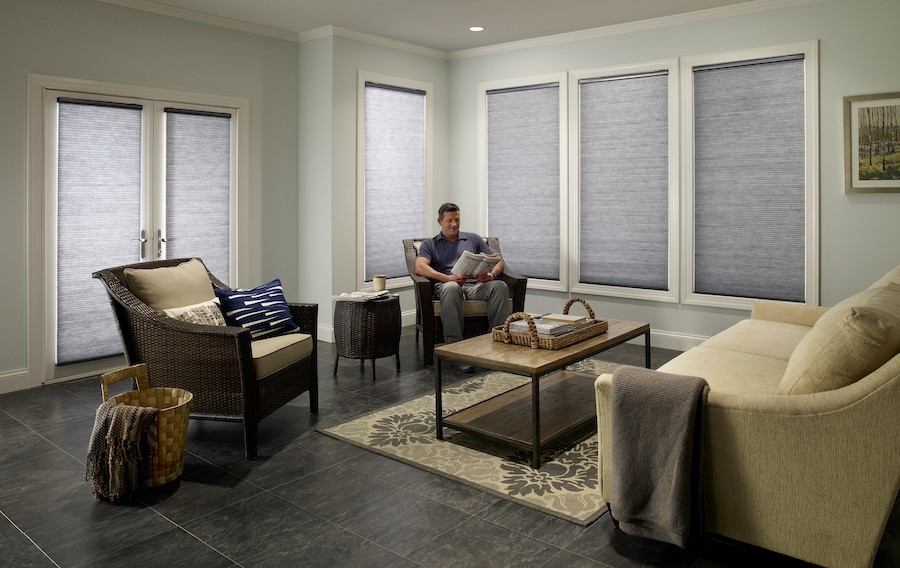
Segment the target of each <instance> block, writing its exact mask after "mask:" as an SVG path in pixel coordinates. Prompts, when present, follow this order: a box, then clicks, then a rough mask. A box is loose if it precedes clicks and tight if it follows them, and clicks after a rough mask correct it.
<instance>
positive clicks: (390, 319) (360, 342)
mask: <svg viewBox="0 0 900 568" xmlns="http://www.w3.org/2000/svg"><path fill="white" fill-rule="evenodd" d="M400 327H401V322H400V296H393V295H392V296H388V297H386V298H379V299H376V300H369V301H366V302H353V301H346V300H344V301H341V300H338V301H335V303H334V344H335V347H336V348H337V349H336V350H337V355H335V357H334V374H335V375H336V374H337V368H338V361H339V360H340V358H341V357H347V358H348V359H359V360H360V361H359V364H360V366H363V365H365V360H366V359H371V360H372V380H373V381H374V380H375V359H377V358H379V357H390V356H391V355H393V356H394V357H396V359H397V370H398V371H399V370H400Z"/></svg>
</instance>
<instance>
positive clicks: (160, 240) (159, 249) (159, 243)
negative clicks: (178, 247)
mask: <svg viewBox="0 0 900 568" xmlns="http://www.w3.org/2000/svg"><path fill="white" fill-rule="evenodd" d="M174 240H175V237H171V238H168V239H167V238H166V237H164V236H163V234H162V229H157V230H156V258H162V255H163V244H164V243H167V242H169V241H174Z"/></svg>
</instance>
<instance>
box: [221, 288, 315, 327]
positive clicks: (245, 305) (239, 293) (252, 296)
mask: <svg viewBox="0 0 900 568" xmlns="http://www.w3.org/2000/svg"><path fill="white" fill-rule="evenodd" d="M216 296H217V297H218V298H219V301H221V302H222V313H223V314H225V321H226V322H227V323H228V325H232V326H238V327H243V328H246V329H249V330H250V336H251V337H252V338H253V339H262V338H264V337H273V336H275V335H281V334H282V333H287V332H289V331H294V330H296V329H298V327H297V324H295V323H294V319H293V318H292V317H291V310H290V308H288V305H287V301H286V300H285V299H284V288H282V286H281V280H280V279H278V278H276V279H275V280H272V281H271V282H269V283H268V284H263V285H262V286H259V287H257V288H254V289H252V290H225V289H223V288H216Z"/></svg>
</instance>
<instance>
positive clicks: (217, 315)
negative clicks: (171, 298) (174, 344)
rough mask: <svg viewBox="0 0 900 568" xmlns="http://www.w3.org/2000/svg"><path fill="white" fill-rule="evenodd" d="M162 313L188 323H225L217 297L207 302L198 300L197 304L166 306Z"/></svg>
mask: <svg viewBox="0 0 900 568" xmlns="http://www.w3.org/2000/svg"><path fill="white" fill-rule="evenodd" d="M163 313H164V314H166V315H167V316H169V317H170V318H174V319H177V320H181V321H186V322H188V323H199V324H204V325H227V324H226V323H225V317H224V316H223V315H222V310H221V309H219V299H218V298H216V299H214V300H210V301H208V302H200V303H199V304H191V305H190V306H183V307H181V308H168V309H165V310H163Z"/></svg>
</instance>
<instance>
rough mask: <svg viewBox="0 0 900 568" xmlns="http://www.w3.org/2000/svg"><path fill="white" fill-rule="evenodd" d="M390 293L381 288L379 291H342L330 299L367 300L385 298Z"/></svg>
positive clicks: (341, 300) (339, 300)
mask: <svg viewBox="0 0 900 568" xmlns="http://www.w3.org/2000/svg"><path fill="white" fill-rule="evenodd" d="M390 295H391V293H390V292H388V291H387V290H382V291H381V292H343V293H342V294H340V295H339V296H332V297H331V299H332V300H334V301H335V302H368V301H369V300H377V299H379V298H386V297H388V296H390Z"/></svg>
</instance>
